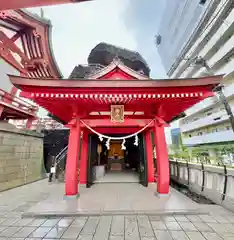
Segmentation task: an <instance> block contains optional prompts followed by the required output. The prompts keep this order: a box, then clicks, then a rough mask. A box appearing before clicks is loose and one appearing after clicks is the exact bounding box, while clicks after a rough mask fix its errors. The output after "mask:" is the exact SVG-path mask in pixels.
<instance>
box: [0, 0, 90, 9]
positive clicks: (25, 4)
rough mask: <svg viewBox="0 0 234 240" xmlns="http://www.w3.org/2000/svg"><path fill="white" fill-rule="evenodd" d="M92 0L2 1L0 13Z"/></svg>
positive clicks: (0, 2)
mask: <svg viewBox="0 0 234 240" xmlns="http://www.w3.org/2000/svg"><path fill="white" fill-rule="evenodd" d="M85 1H90V0H10V1H5V0H3V1H0V11H3V10H8V9H19V8H29V7H40V6H49V5H55V4H65V3H74V2H77V3H79V2H85Z"/></svg>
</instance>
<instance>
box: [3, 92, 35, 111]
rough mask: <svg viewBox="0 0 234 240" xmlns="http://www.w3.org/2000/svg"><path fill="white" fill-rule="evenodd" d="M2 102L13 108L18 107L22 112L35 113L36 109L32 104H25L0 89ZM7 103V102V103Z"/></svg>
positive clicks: (23, 101)
mask: <svg viewBox="0 0 234 240" xmlns="http://www.w3.org/2000/svg"><path fill="white" fill-rule="evenodd" d="M1 100H2V101H3V103H4V104H9V105H12V106H13V107H18V108H19V109H21V110H23V111H28V112H29V113H36V111H37V110H38V107H37V106H35V105H34V104H32V103H29V102H26V101H25V100H23V99H21V98H19V97H17V96H15V95H11V94H10V93H8V92H6V91H4V90H3V89H0V101H1ZM8 101H9V102H8Z"/></svg>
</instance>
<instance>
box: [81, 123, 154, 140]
mask: <svg viewBox="0 0 234 240" xmlns="http://www.w3.org/2000/svg"><path fill="white" fill-rule="evenodd" d="M154 120H155V119H152V120H151V121H150V122H149V123H148V124H147V125H146V126H144V127H143V128H142V129H140V130H139V131H137V132H136V133H133V134H130V135H127V136H125V137H110V136H107V135H103V134H101V133H98V132H97V131H95V130H94V129H92V128H91V127H90V126H89V125H87V124H86V123H85V122H84V121H82V120H80V121H81V123H83V124H84V125H85V126H86V127H87V128H88V129H89V130H90V131H92V132H93V133H95V134H97V135H98V136H99V138H107V139H108V140H109V139H110V140H123V139H127V138H131V137H134V136H136V135H138V134H139V133H141V132H143V131H144V130H145V129H146V128H147V127H149V126H150V124H151V123H152V122H153V121H154Z"/></svg>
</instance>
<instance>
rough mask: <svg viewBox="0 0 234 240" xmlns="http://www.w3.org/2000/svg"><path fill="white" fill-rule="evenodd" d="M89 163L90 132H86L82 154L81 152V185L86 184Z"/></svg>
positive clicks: (84, 133)
mask: <svg viewBox="0 0 234 240" xmlns="http://www.w3.org/2000/svg"><path fill="white" fill-rule="evenodd" d="M87 163H88V131H87V130H84V132H83V143H82V152H81V159H80V184H85V183H86V179H87Z"/></svg>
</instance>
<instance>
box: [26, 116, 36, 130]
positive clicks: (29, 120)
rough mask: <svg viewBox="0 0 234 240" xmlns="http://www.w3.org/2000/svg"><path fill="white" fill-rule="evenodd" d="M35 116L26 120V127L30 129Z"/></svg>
mask: <svg viewBox="0 0 234 240" xmlns="http://www.w3.org/2000/svg"><path fill="white" fill-rule="evenodd" d="M33 120H34V118H29V119H28V120H27V122H26V129H30V128H31V127H32V123H33Z"/></svg>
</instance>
